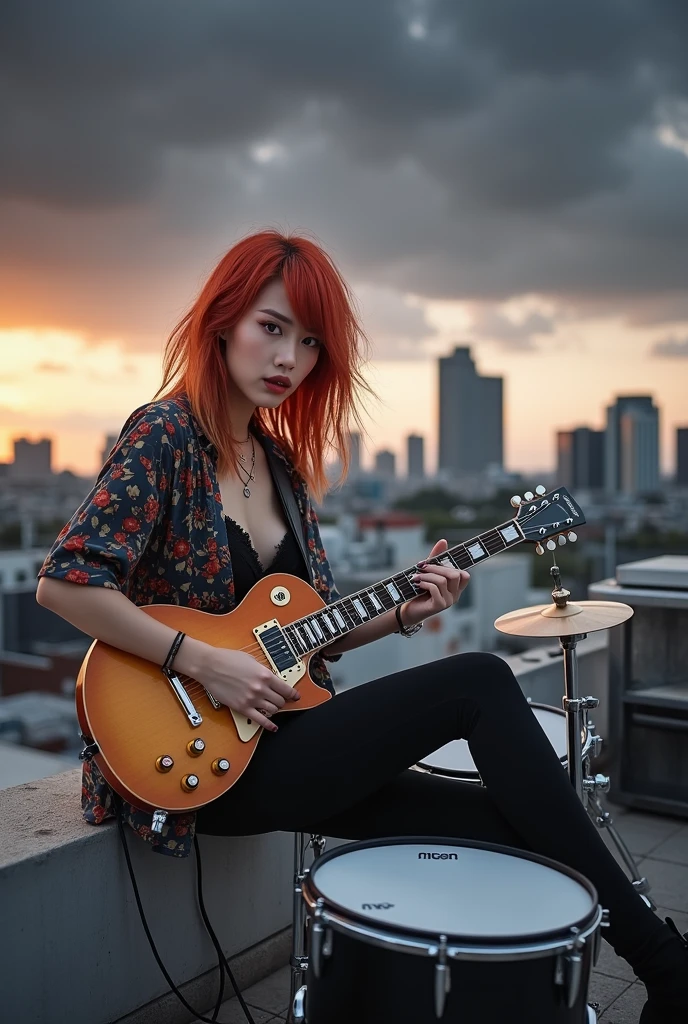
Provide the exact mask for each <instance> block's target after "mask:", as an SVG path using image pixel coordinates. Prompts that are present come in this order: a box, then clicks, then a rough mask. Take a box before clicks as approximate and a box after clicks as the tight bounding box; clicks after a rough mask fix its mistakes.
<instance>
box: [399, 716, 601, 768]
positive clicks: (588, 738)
mask: <svg viewBox="0 0 688 1024" xmlns="http://www.w3.org/2000/svg"><path fill="white" fill-rule="evenodd" d="M528 707H530V708H540V710H541V711H553V712H554V714H555V715H563V717H564V718H566V712H565V711H564V709H563V708H558V707H556V706H555V705H554V704H542V703H540V701H536V700H531V701H528ZM583 729H584V731H585V740H584V741H583V746H582V748H581V757H587V756H588V754H589V753H590V747H591V746H592V733H591V732H590V731H589V729H588V725H587V722H583ZM450 742H451V740H450ZM445 746H446V744H445ZM555 753H556V751H555ZM426 756H427V755H426ZM559 760H560V761H561V765H562V768H568V766H569V755H568V751H567V752H566V753H565V754H564V756H563V757H560V758H559ZM411 767H412V768H413V769H414V770H415V771H422V772H426V773H427V774H428V775H437V776H439V777H440V778H447V779H461V780H463V781H465V782H473V781H476V780H477V781H478V782H481V781H482V780H481V777H480V772H479V771H478V769H477V768H476V770H475V771H474V772H471V771H466V769H464V768H461V769H458V768H446V767H445V766H444V765H435V764H430V762H429V761H416V763H415V764H414V765H412V766H411Z"/></svg>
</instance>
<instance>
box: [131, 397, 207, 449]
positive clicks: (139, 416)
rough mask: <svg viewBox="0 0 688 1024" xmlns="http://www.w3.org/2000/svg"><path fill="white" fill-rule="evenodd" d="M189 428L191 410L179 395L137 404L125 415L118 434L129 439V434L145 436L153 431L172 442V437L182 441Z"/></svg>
mask: <svg viewBox="0 0 688 1024" xmlns="http://www.w3.org/2000/svg"><path fill="white" fill-rule="evenodd" d="M191 430H192V426H191V410H190V408H189V405H188V403H187V402H185V401H184V398H183V396H179V397H174V398H160V399H157V400H155V401H152V402H146V403H145V404H144V405H139V406H138V407H137V408H136V409H134V410H133V412H131V413H130V414H129V416H128V417H127V419H126V421H125V423H124V426H123V427H122V431H121V435H120V436H121V437H122V438H123V439H124V438H127V439H128V440H130V441H131V439H132V438H131V435H139V436H141V437H145V436H146V435H150V434H152V433H154V434H156V435H158V436H159V437H163V436H165V437H167V440H168V441H169V442H172V440H173V438H174V439H176V440H177V441H182V440H183V439H184V438H185V437H187V436H188V434H189V433H190V432H191Z"/></svg>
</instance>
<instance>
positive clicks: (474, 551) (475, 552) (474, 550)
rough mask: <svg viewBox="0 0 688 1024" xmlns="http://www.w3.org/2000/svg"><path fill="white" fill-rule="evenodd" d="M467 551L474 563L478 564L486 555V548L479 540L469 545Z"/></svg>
mask: <svg viewBox="0 0 688 1024" xmlns="http://www.w3.org/2000/svg"><path fill="white" fill-rule="evenodd" d="M466 551H467V552H468V554H469V555H470V556H471V558H472V559H473V561H474V562H477V561H478V560H479V559H480V558H484V557H485V554H486V552H485V548H484V547H483V546H482V544H480V543H479V542H478V541H477V540H476V541H473V543H472V544H470V545H467V546H466Z"/></svg>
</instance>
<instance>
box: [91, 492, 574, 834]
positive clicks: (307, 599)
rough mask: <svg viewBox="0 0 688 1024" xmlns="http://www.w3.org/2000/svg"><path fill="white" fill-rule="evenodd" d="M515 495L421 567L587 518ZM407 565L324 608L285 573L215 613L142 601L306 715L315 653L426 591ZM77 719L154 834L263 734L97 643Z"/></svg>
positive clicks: (553, 497) (228, 777)
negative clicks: (274, 686) (273, 680)
mask: <svg viewBox="0 0 688 1024" xmlns="http://www.w3.org/2000/svg"><path fill="white" fill-rule="evenodd" d="M537 490H538V493H537V494H535V495H534V494H531V493H530V492H526V495H525V499H523V500H522V499H521V498H519V497H518V496H515V497H514V498H512V499H511V503H512V505H513V506H514V507H517V508H518V512H517V514H516V516H515V517H514V518H513V519H510V520H508V521H507V522H505V523H502V524H501V526H497V527H495V528H494V529H493V530H487V531H486V532H485V533H481V534H479V535H478V536H476V537H473V538H472V539H471V540H468V541H465V542H464V543H463V544H457V545H456V546H455V547H452V548H449V549H448V550H447V551H443V552H442V553H441V554H439V555H436V556H435V557H434V558H431V559H428V560H427V561H428V564H433V563H436V564H441V563H444V564H449V565H453V566H456V567H458V568H461V569H470V568H471V567H472V566H474V565H479V564H480V562H483V561H485V560H486V559H488V558H490V557H491V556H492V555H496V554H498V553H499V552H500V551H506V550H508V549H509V548H513V547H515V546H516V545H517V544H520V543H521V542H522V541H533V542H535V543H536V545H537V548H536V550H537V551H538V553H539V554H542V553H543V552H544V547H543V545H544V544H546V546H547V547H548V548H551V549H552V550H553V549H554V548H555V547H556V541H555V538H558V540H559V543H560V544H561V543H566V539H567V538H568V539H569V540H575V539H576V536H575V532H573V531H574V529H575V527H577V526H579V525H580V524H582V523H584V522H585V519H584V517H583V514H582V512H581V510H580V509H579V507H578V506H577V505H576V503H575V502H574V501H573V499H572V498H571V495H570V494H569V493H568V491H566V490H565V488H563V487H560V488H557V489H556V490H554V491H551V492H550V493H549V494H545V488H544V487H539V488H538V489H537ZM417 569H418V567H417V566H411V568H409V569H404V570H403V571H402V572H397V573H394V575H392V576H389V577H388V578H386V579H383V580H381V581H380V582H379V583H375V584H373V585H372V586H370V587H365V588H364V589H363V590H359V591H358V592H357V593H355V594H350V595H348V596H347V597H343V598H341V599H340V600H339V601H335V602H333V603H332V604H329V605H326V604H325V603H324V602H323V600H322V598H321V597H320V596H319V595H318V594H317V593H316V591H315V590H314V589H313V588H312V587H310V586H309V585H308V584H307V583H305V582H304V581H303V580H300V579H298V578H297V577H295V576H291V575H288V574H286V573H275V574H273V575H271V576H265V577H264V578H263V579H261V580H259V581H258V582H257V583H256V584H255V586H253V587H252V588H251V590H250V591H249V592H248V594H247V595H246V597H245V598H244V599H243V601H241V603H240V604H239V605H238V606H237V607H236V608H234V609H233V610H232V611H231V612H227V613H226V614H224V615H216V614H212V613H210V612H204V611H198V610H197V609H194V608H181V607H179V606H178V605H163V604H155V605H144V606H142V609H141V610H142V611H143V612H145V614H146V615H150V616H151V618H154V619H156V620H157V621H158V622H164V623H165V625H168V626H171V627H172V628H173V629H175V630H182V631H183V632H184V633H186V634H187V635H188V636H192V637H195V638H196V639H198V640H202V641H204V642H205V643H208V644H212V645H214V646H216V647H224V648H229V649H231V650H240V651H246V652H247V653H249V654H251V655H252V656H253V657H255V658H256V659H257V660H258V661H259V662H261V663H262V664H263V665H266V666H267V667H268V668H270V669H271V670H272V671H273V672H274V673H275V674H276V675H279V676H281V678H282V679H284V680H285V682H288V683H290V684H291V685H292V686H294V687H295V688H296V689H297V690H298V691H299V693H300V694H301V699H300V700H299V701H298V703H296V704H294V703H291V702H288V704H287V705H286V706H285V707H284V708H282V709H281V710H280V712H279V713H280V714H283V713H286V712H287V711H303V710H305V709H307V708H312V707H315V706H316V705H318V704H322V703H323V702H324V701H326V700H329V699H330V696H331V695H330V693H329V692H328V691H327V690H325V689H324V688H323V687H321V686H318V685H317V684H316V683H314V682H313V680H312V679H311V676H310V674H309V671H308V666H309V662H310V659H311V657H312V656H313V654H314V653H315V652H316V651H318V650H320V649H321V648H323V647H326V646H327V645H328V644H330V643H332V642H333V641H335V640H337V639H338V638H339V637H342V636H345V635H346V634H347V633H349V632H350V631H351V630H353V629H356V628H357V627H358V626H360V625H362V624H363V623H364V622H367V621H368V620H369V619H374V618H375V617H376V616H378V615H382V614H384V613H385V612H387V611H389V610H390V609H392V608H395V607H396V606H397V605H400V604H403V603H404V602H405V601H408V600H410V599H411V598H413V597H415V596H416V595H417V594H419V593H423V591H422V590H420V589H418V588H417V587H416V586H415V584H414V583H413V582H412V581H411V577H412V576H413V575H414V574H415V573H416V572H417ZM76 705H77V715H78V718H79V724H80V726H81V731H82V734H83V736H84V739H85V741H86V743H87V744H88V745H87V747H86V749H85V750H84V751H83V752H82V755H81V756H82V758H84V759H91V758H93V759H94V761H95V763H96V764H97V765H98V767H99V768H100V770H101V772H102V774H103V775H104V777H105V779H106V780H107V782H108V783H109V784H110V785H111V786H112V788H113V789H114V790H115V791H116V792H118V793H119V794H120V795H121V796H122V797H123V798H124V799H125V800H127V801H129V802H130V803H132V804H134V805H135V806H136V807H140V808H142V809H144V810H149V811H151V812H155V813H154V826H153V827H154V830H157V831H159V830H160V829H161V828H162V822H163V821H164V819H165V817H166V813H168V812H169V813H181V812H188V811H193V810H197V809H198V808H199V807H202V806H203V805H204V804H207V803H209V802H210V801H211V800H215V799H217V797H219V796H221V795H222V794H223V793H225V792H226V791H227V790H228V789H230V787H231V786H233V785H234V783H235V782H236V781H237V779H238V778H239V776H240V775H241V774H242V772H243V771H244V769H245V768H246V766H247V765H248V763H249V761H250V760H251V757H252V756H253V754H254V752H255V749H256V746H257V745H258V741H259V739H260V735H261V733H262V731H263V730H262V728H261V726H259V725H256V723H255V722H252V721H251V720H250V719H248V718H247V717H246V716H245V715H241V714H239V713H238V712H236V711H234V710H233V709H231V708H227V707H225V706H224V705H222V704H220V703H219V701H217V700H216V699H215V697H214V696H213V695H212V694H211V693H209V692H208V691H207V690H206V689H205V687H204V686H203V685H202V684H201V683H199V682H197V681H196V680H194V679H190V678H188V677H184V676H179V675H177V674H176V673H175V672H174V671H171V672H168V673H163V671H162V670H161V669H160V668H159V667H158V666H157V665H155V664H153V663H152V662H150V661H147V660H146V659H144V658H138V657H135V656H134V655H132V654H127V653H126V652H124V651H121V650H119V649H117V648H115V647H111V646H109V645H108V644H105V643H103V642H102V641H101V640H96V641H94V642H93V644H92V645H91V647H90V649H89V651H88V652H87V654H86V657H85V658H84V661H83V664H82V665H81V669H80V671H79V676H78V679H77V684H76Z"/></svg>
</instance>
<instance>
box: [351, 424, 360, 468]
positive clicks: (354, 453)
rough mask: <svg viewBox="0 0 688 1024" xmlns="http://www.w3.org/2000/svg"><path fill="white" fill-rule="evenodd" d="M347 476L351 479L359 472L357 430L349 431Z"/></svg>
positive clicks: (358, 435) (358, 439) (358, 438)
mask: <svg viewBox="0 0 688 1024" xmlns="http://www.w3.org/2000/svg"><path fill="white" fill-rule="evenodd" d="M349 460H350V461H349V476H350V477H351V479H353V478H354V477H356V476H360V473H361V435H360V434H359V433H358V431H357V430H352V431H351V432H350V433H349Z"/></svg>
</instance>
